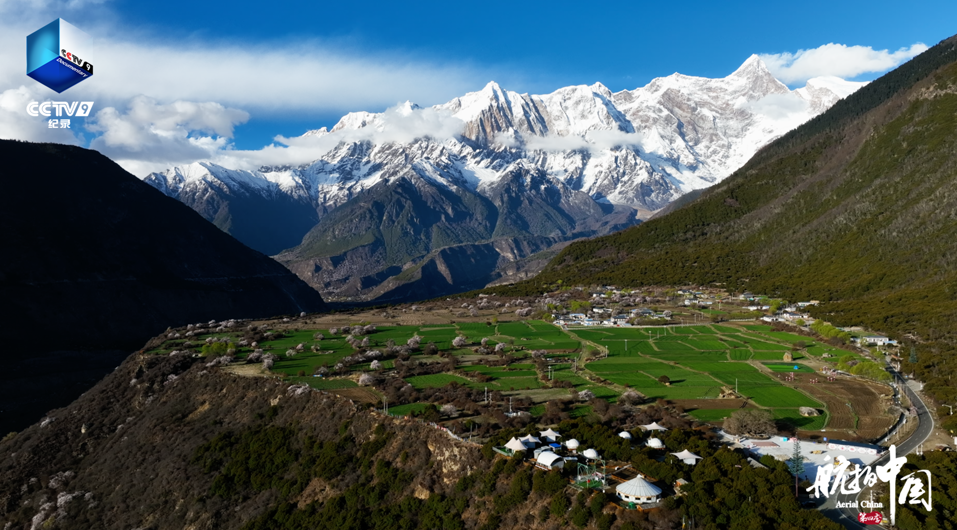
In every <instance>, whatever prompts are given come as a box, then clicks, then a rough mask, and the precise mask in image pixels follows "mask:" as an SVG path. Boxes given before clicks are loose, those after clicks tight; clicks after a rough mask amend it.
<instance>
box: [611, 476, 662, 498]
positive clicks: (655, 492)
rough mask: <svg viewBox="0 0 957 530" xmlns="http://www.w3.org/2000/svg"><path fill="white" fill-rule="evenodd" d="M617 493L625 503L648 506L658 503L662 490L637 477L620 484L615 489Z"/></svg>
mask: <svg viewBox="0 0 957 530" xmlns="http://www.w3.org/2000/svg"><path fill="white" fill-rule="evenodd" d="M615 493H616V494H617V495H618V497H619V498H620V499H621V500H623V501H627V502H634V503H638V504H646V503H652V502H657V501H658V496H659V495H661V488H659V487H658V486H655V485H654V484H652V483H651V482H648V481H647V480H645V479H644V478H642V477H635V478H633V479H631V480H629V481H628V482H623V483H621V484H619V485H618V486H617V487H616V488H615Z"/></svg>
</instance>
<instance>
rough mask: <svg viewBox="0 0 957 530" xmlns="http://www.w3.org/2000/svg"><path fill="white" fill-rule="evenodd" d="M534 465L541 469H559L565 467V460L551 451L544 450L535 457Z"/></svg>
mask: <svg viewBox="0 0 957 530" xmlns="http://www.w3.org/2000/svg"><path fill="white" fill-rule="evenodd" d="M535 465H536V466H538V467H541V468H543V469H561V468H563V467H565V460H564V459H562V457H560V456H558V455H556V454H555V453H553V452H551V451H545V452H543V453H541V454H539V455H538V458H536V459H535Z"/></svg>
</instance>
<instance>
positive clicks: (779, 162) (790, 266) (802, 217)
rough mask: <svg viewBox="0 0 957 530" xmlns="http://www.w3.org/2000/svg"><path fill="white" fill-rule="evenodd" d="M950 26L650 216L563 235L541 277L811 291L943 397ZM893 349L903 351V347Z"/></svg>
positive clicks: (948, 366)
mask: <svg viewBox="0 0 957 530" xmlns="http://www.w3.org/2000/svg"><path fill="white" fill-rule="evenodd" d="M955 61H957V38H954V37H952V38H950V39H948V40H946V41H943V42H941V43H940V44H938V45H937V46H934V47H933V48H931V49H930V50H928V51H927V52H925V53H924V54H922V55H920V56H918V57H917V58H915V59H914V60H912V61H911V62H909V63H907V64H905V65H903V66H902V67H900V68H899V69H897V70H895V71H893V72H890V73H889V74H887V75H885V76H884V77H882V78H880V79H878V80H876V81H874V82H873V83H871V84H870V85H868V86H867V87H865V88H863V89H861V90H860V91H858V92H857V93H855V94H853V95H852V96H850V97H848V98H847V99H846V100H843V101H841V102H839V103H838V104H836V105H834V107H832V108H831V109H830V110H829V111H828V112H826V113H824V114H822V115H821V116H819V117H818V118H815V119H814V120H812V121H811V122H809V123H807V124H805V125H804V126H802V127H800V128H798V129H796V130H795V131H793V132H791V133H790V134H788V135H786V136H785V137H783V138H781V139H780V140H778V141H776V142H774V143H772V144H771V145H770V146H768V147H767V148H765V149H764V150H762V151H761V152H759V153H758V154H757V155H756V156H755V157H754V158H753V159H752V160H751V161H750V162H749V163H748V164H747V165H745V166H744V167H743V168H742V169H741V170H739V171H738V172H736V173H735V174H734V175H733V176H731V177H730V178H728V179H727V180H725V181H724V182H722V183H721V184H718V185H716V186H714V187H712V188H710V189H708V190H707V191H706V192H704V193H703V194H702V196H701V197H700V198H698V199H697V200H695V201H693V202H691V203H690V204H687V205H685V206H684V207H682V208H679V209H677V210H675V211H673V212H671V213H669V214H667V215H665V216H662V217H660V218H656V219H653V220H651V221H649V222H647V223H644V224H642V225H640V226H638V227H634V228H631V229H628V230H624V231H622V232H619V233H616V234H614V235H611V236H607V237H603V238H597V239H593V240H589V241H584V242H580V243H576V244H573V245H570V246H569V247H567V248H566V249H565V250H564V251H562V253H561V254H559V255H558V256H557V257H556V258H555V259H554V260H553V261H552V262H551V264H550V265H549V267H548V268H547V269H546V270H545V272H543V273H542V274H541V275H540V276H539V277H537V278H536V279H535V280H531V281H529V282H527V283H525V284H518V285H516V286H512V287H510V288H507V289H504V290H511V291H513V292H514V291H528V292H541V290H542V288H543V286H544V285H551V286H554V285H557V281H558V280H562V281H563V282H564V283H565V284H566V285H567V284H608V285H619V286H640V285H652V284H657V285H668V284H671V285H677V284H691V283H693V284H699V285H706V284H711V283H716V282H718V283H724V284H727V285H728V286H729V287H731V288H732V289H738V290H742V291H743V290H749V291H752V292H755V293H766V294H770V295H774V296H778V297H783V298H786V299H791V300H795V301H797V300H801V299H819V300H822V301H824V302H826V303H824V304H822V305H821V306H820V307H819V308H818V309H817V310H816V315H817V316H819V317H822V318H826V319H828V320H831V321H833V322H834V323H836V324H839V325H861V324H863V325H865V326H868V327H870V328H872V329H877V330H882V331H885V332H888V333H891V334H892V335H894V337H895V338H897V339H901V340H904V341H905V342H906V343H907V344H906V345H905V348H909V347H910V345H911V344H913V345H914V346H915V351H916V356H917V362H916V363H905V366H904V371H905V372H911V371H914V372H916V373H917V374H918V376H919V377H920V378H922V379H923V380H925V381H927V382H928V383H929V387H930V388H931V390H932V392H933V393H934V395H935V396H936V397H937V398H938V399H940V400H942V401H946V402H951V403H952V402H953V401H954V399H955V398H957V386H955V385H953V383H952V381H951V379H952V377H953V375H954V374H955V373H957V362H954V361H955V360H957V359H955V356H954V351H955V344H957V324H955V323H957V262H955V261H954V260H953V256H954V255H957V238H955V237H954V236H955V235H957V218H955V215H954V212H955V211H957V186H955V184H957V135H955V134H954V133H955V131H957V64H955ZM905 357H907V356H905Z"/></svg>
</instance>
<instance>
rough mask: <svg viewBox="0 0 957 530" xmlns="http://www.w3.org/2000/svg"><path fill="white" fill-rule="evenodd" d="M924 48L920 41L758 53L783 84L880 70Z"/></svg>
mask: <svg viewBox="0 0 957 530" xmlns="http://www.w3.org/2000/svg"><path fill="white" fill-rule="evenodd" d="M925 50H927V45H925V44H923V43H920V42H918V43H916V44H912V45H911V46H910V47H907V48H901V49H899V50H897V51H896V52H890V51H888V50H875V49H873V48H871V47H870V46H847V45H844V44H834V43H830V44H825V45H823V46H819V47H817V48H813V49H810V50H798V52H797V53H790V52H784V53H774V54H762V55H760V57H761V59H762V60H763V61H764V63H765V64H767V66H768V69H769V70H770V71H771V73H772V74H774V77H777V78H778V79H780V80H781V81H782V82H784V83H786V84H789V85H790V84H794V83H802V82H804V81H807V80H808V79H811V78H812V77H821V76H835V77H840V78H844V79H849V78H854V77H857V76H859V75H861V74H867V73H881V72H885V71H887V70H890V69H891V68H894V67H896V66H898V65H900V64H902V63H904V62H906V61H908V60H910V59H911V58H913V57H914V56H916V55H918V54H920V53H922V52H924V51H925Z"/></svg>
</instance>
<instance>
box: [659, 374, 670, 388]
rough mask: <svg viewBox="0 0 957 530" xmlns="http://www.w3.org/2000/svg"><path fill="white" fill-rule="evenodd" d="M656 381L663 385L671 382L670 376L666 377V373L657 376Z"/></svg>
mask: <svg viewBox="0 0 957 530" xmlns="http://www.w3.org/2000/svg"><path fill="white" fill-rule="evenodd" d="M658 382H659V383H661V384H663V385H665V386H668V385H670V384H671V378H670V377H668V376H667V375H663V376H661V377H659V378H658Z"/></svg>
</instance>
